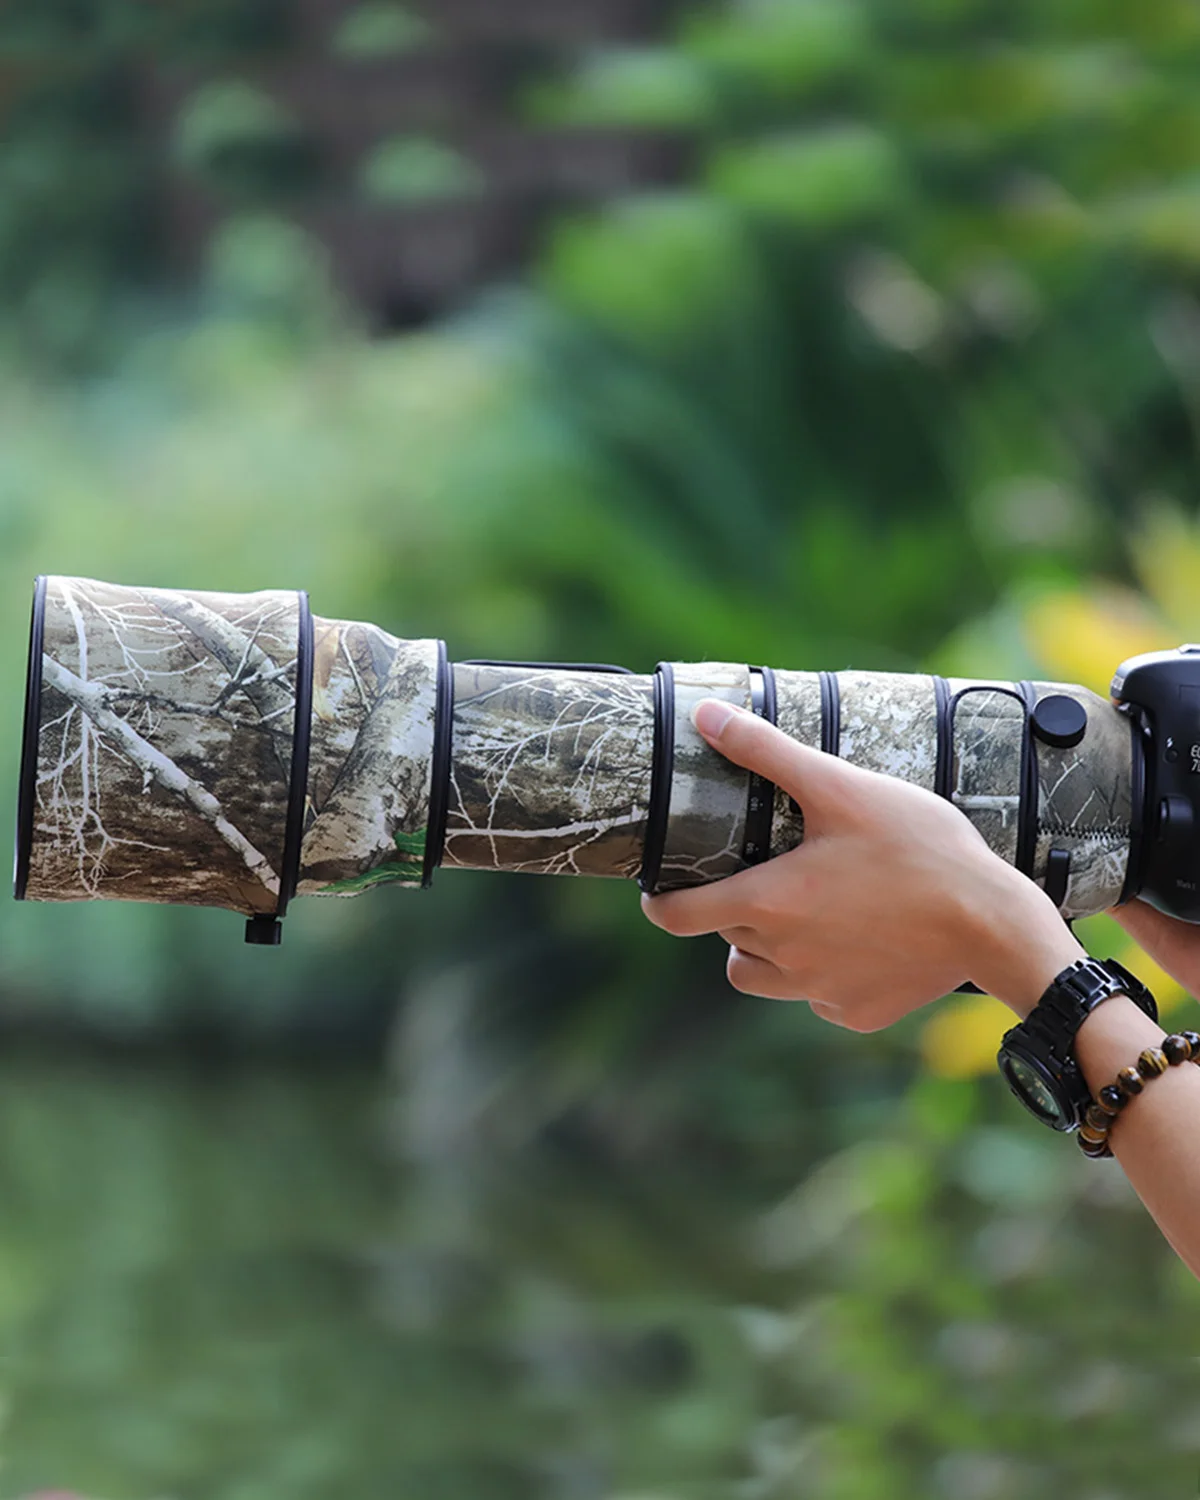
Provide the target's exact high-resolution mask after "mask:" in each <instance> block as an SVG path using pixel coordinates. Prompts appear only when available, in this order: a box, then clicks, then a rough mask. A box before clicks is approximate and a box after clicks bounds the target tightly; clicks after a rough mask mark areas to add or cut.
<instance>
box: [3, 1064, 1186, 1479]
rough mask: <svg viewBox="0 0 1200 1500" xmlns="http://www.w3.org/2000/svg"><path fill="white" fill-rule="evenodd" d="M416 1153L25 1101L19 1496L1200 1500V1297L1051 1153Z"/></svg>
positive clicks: (56, 1100) (274, 1128) (17, 1135)
mask: <svg viewBox="0 0 1200 1500" xmlns="http://www.w3.org/2000/svg"><path fill="white" fill-rule="evenodd" d="M926 1116H928V1110H925V1111H924V1115H922V1114H921V1112H920V1111H917V1112H916V1116H915V1117H920V1118H925V1117H926ZM397 1119H398V1116H397V1112H396V1109H395V1105H394V1100H393V1098H392V1096H391V1094H390V1092H389V1091H388V1090H387V1089H386V1088H385V1087H384V1086H383V1084H382V1082H381V1080H380V1079H379V1078H377V1077H375V1076H372V1075H366V1074H354V1073H347V1072H344V1071H343V1072H326V1073H321V1072H318V1071H315V1070H311V1069H309V1070H303V1071H293V1072H285V1071H266V1070H249V1071H247V1070H239V1071H236V1072H221V1073H217V1074H202V1073H196V1072H188V1071H186V1070H184V1069H181V1068H179V1069H176V1068H157V1069H146V1068H132V1067H128V1066H125V1065H121V1066H110V1065H103V1066H102V1065H98V1064H90V1065H87V1066H83V1065H79V1064H74V1065H68V1064H59V1065H55V1064H52V1063H50V1062H47V1061H45V1060H40V1061H39V1060H34V1059H29V1058H25V1059H22V1058H12V1059H9V1060H8V1061H7V1062H6V1063H5V1064H4V1065H3V1066H2V1067H0V1495H2V1496H3V1497H4V1500H11V1497H17V1496H25V1495H30V1494H35V1493H37V1492H38V1491H49V1490H58V1491H68V1492H75V1493H78V1494H80V1495H84V1496H87V1497H89V1500H91V1497H95V1500H318V1497H320V1500H332V1497H335V1496H337V1497H347V1500H349V1497H354V1500H357V1497H375V1496H379V1497H384V1496H387V1497H392V1500H407V1497H412V1500H440V1497H443V1496H444V1497H455V1500H459V1497H462V1500H510V1497H512V1500H518V1497H520V1500H542V1497H546V1500H551V1497H554V1500H558V1497H562V1500H709V1497H712V1500H716V1497H733V1500H775V1497H791V1496H806V1495H820V1496H822V1497H826V1496H828V1497H830V1500H873V1497H876V1496H877V1497H879V1500H884V1497H887V1500H904V1497H908V1496H912V1497H914V1500H915V1497H917V1496H920V1497H922V1500H929V1497H932V1500H937V1497H939V1496H946V1497H951V1496H953V1497H954V1500H992V1497H995V1500H1000V1497H1008V1496H1021V1497H1032V1500H1037V1497H1041V1496H1047V1497H1049V1496H1051V1495H1055V1496H1059V1495H1062V1494H1067V1493H1069V1494H1071V1495H1072V1497H1073V1500H1118V1497H1120V1500H1124V1497H1126V1496H1129V1497H1134V1496H1136V1497H1138V1500H1147V1497H1157V1496H1160V1495H1161V1496H1164V1497H1165V1496H1168V1495H1170V1496H1188V1495H1193V1494H1195V1493H1196V1492H1197V1474H1198V1472H1200V1459H1198V1456H1197V1455H1198V1454H1200V1381H1198V1380H1197V1376H1196V1371H1197V1365H1196V1363H1195V1361H1194V1360H1193V1358H1192V1355H1193V1353H1194V1352H1195V1351H1197V1350H1200V1337H1197V1324H1198V1323H1200V1295H1197V1288H1196V1286H1195V1283H1193V1282H1192V1281H1191V1280H1190V1278H1188V1277H1187V1276H1186V1274H1183V1273H1181V1272H1180V1270H1179V1269H1178V1268H1177V1266H1176V1263H1175V1261H1174V1258H1173V1257H1172V1256H1171V1254H1170V1252H1169V1251H1165V1250H1164V1248H1163V1246H1162V1242H1161V1241H1160V1239H1159V1237H1158V1235H1157V1231H1156V1230H1154V1228H1153V1226H1152V1225H1150V1224H1149V1222H1148V1220H1147V1219H1146V1217H1145V1215H1144V1213H1143V1212H1142V1210H1141V1209H1140V1206H1139V1205H1137V1204H1136V1201H1134V1202H1131V1201H1130V1197H1129V1195H1128V1193H1127V1192H1123V1191H1122V1186H1123V1179H1120V1178H1119V1177H1117V1178H1114V1177H1113V1176H1112V1175H1111V1174H1109V1175H1107V1176H1106V1177H1105V1178H1104V1179H1100V1178H1097V1177H1095V1176H1094V1175H1093V1176H1088V1175H1087V1174H1086V1173H1084V1172H1083V1171H1081V1168H1082V1167H1084V1166H1090V1165H1091V1164H1084V1163H1082V1161H1081V1160H1080V1161H1079V1162H1076V1161H1075V1160H1074V1159H1073V1156H1072V1155H1071V1154H1068V1153H1067V1152H1064V1151H1062V1150H1061V1149H1060V1148H1061V1146H1062V1144H1063V1143H1061V1142H1059V1141H1056V1140H1055V1141H1049V1142H1048V1143H1043V1142H1042V1141H1041V1138H1040V1136H1038V1135H1036V1134H1031V1133H1030V1132H1029V1131H1028V1130H1026V1129H1024V1127H1023V1124H1022V1126H1021V1127H1019V1128H1017V1129H1015V1130H1013V1131H1011V1132H1009V1131H1006V1130H1004V1129H1001V1128H997V1127H989V1126H987V1125H986V1124H983V1123H980V1122H978V1121H977V1122H976V1123H975V1125H974V1126H973V1127H972V1129H971V1130H970V1132H969V1133H968V1134H966V1135H956V1134H952V1133H951V1132H948V1131H947V1130H946V1129H945V1128H944V1127H938V1126H937V1125H936V1121H934V1122H933V1123H932V1125H931V1122H930V1118H925V1126H924V1127H922V1128H923V1129H924V1134H922V1128H918V1127H915V1126H914V1127H912V1128H911V1129H908V1130H907V1134H905V1135H903V1136H902V1138H897V1136H895V1135H892V1138H891V1139H870V1140H864V1141H861V1142H859V1143H858V1144H857V1145H851V1146H849V1147H848V1148H847V1150H845V1151H843V1152H842V1153H840V1154H839V1155H838V1156H836V1157H834V1158H832V1159H830V1160H828V1161H827V1162H825V1163H823V1164H821V1165H819V1166H817V1168H816V1169H815V1171H813V1172H811V1173H809V1174H808V1176H807V1178H806V1180H805V1181H804V1182H802V1183H801V1184H800V1185H799V1186H798V1187H797V1188H796V1189H795V1190H794V1191H793V1192H792V1193H791V1194H790V1195H784V1194H781V1191H780V1188H779V1186H778V1184H776V1185H775V1186H773V1187H771V1188H767V1187H759V1188H756V1187H754V1186H752V1185H750V1184H748V1183H747V1182H746V1181H745V1179H744V1174H739V1176H738V1178H737V1179H736V1180H734V1179H733V1178H732V1176H731V1175H729V1173H728V1171H727V1173H726V1175H724V1176H723V1175H722V1173H721V1172H719V1171H717V1170H716V1169H715V1168H714V1167H712V1166H711V1165H708V1164H706V1163H703V1162H690V1163H683V1164H677V1165H676V1166H675V1167H673V1168H672V1169H671V1170H667V1169H665V1168H662V1167H651V1166H646V1165H643V1164H641V1163H638V1164H636V1165H626V1166H625V1167H624V1168H623V1169H622V1170H621V1171H620V1172H616V1171H614V1170H612V1169H611V1168H610V1169H606V1170H600V1169H598V1168H596V1167H595V1166H585V1165H582V1164H580V1163H578V1162H573V1161H571V1160H570V1159H564V1158H562V1157H556V1158H550V1157H547V1156H540V1155H539V1156H533V1155H529V1154H526V1155H523V1156H520V1157H516V1158H513V1157H508V1158H499V1157H497V1158H495V1159H489V1158H488V1157H487V1155H486V1153H482V1154H481V1153H480V1151H479V1150H478V1149H476V1150H475V1151H474V1152H473V1153H472V1154H471V1156H470V1157H469V1158H461V1157H454V1156H453V1155H451V1156H448V1157H446V1158H445V1159H441V1160H438V1161H436V1162H433V1161H427V1162H426V1164H425V1165H423V1166H422V1167H420V1168H418V1167H416V1166H414V1165H412V1164H411V1163H410V1164H408V1165H406V1164H404V1163H403V1162H402V1160H401V1159H400V1155H401V1154H400V1151H399V1150H398V1149H397V1141H398V1140H399V1139H400V1130H399V1127H398V1124H397ZM1046 1134H1047V1135H1048V1133H1046ZM1047 1146H1049V1147H1053V1148H1054V1149H1053V1150H1049V1149H1047ZM1074 1155H1078V1153H1074ZM1098 1184H1100V1185H1099V1186H1098ZM1152 1451H1153V1452H1154V1454H1155V1457H1154V1459H1153V1461H1152V1462H1151V1463H1148V1462H1147V1459H1146V1455H1147V1454H1148V1453H1150V1452H1152Z"/></svg>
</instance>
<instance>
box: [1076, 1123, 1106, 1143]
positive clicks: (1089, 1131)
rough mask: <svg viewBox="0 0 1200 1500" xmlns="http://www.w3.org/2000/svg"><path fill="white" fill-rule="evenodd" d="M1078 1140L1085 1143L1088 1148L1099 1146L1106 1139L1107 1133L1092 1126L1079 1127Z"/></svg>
mask: <svg viewBox="0 0 1200 1500" xmlns="http://www.w3.org/2000/svg"><path fill="white" fill-rule="evenodd" d="M1079 1139H1080V1140H1081V1141H1087V1143H1088V1144H1089V1145H1090V1146H1099V1145H1100V1144H1101V1143H1102V1142H1104V1141H1106V1140H1107V1139H1108V1131H1107V1130H1097V1128H1096V1127H1095V1126H1094V1125H1081V1126H1080V1127H1079Z"/></svg>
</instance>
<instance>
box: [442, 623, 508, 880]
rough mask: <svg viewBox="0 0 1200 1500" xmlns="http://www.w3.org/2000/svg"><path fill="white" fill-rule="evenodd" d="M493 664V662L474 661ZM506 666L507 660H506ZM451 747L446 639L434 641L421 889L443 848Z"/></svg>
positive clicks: (450, 685) (451, 711)
mask: <svg viewBox="0 0 1200 1500" xmlns="http://www.w3.org/2000/svg"><path fill="white" fill-rule="evenodd" d="M477 665H480V666H483V665H488V666H491V665H494V663H490V662H489V663H482V662H480V663H477ZM506 665H507V663H506ZM453 748H454V670H453V668H452V667H451V665H450V658H449V655H448V654H447V651H446V643H445V641H439V642H438V643H437V696H436V700H435V706H434V710H433V752H432V756H431V765H430V771H429V777H430V780H429V817H428V821H427V822H426V825H425V863H424V867H423V869H422V871H421V889H422V890H426V891H427V890H428V889H429V887H430V886H431V885H432V884H433V872H434V871H435V870H436V869H437V868H438V866H439V865H440V864H441V862H442V855H443V854H444V853H445V851H446V819H447V817H448V816H449V812H450V757H451V753H452V751H453Z"/></svg>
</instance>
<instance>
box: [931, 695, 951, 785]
mask: <svg viewBox="0 0 1200 1500" xmlns="http://www.w3.org/2000/svg"><path fill="white" fill-rule="evenodd" d="M933 699H934V704H935V707H936V711H937V760H936V762H935V766H934V772H933V789H934V791H935V792H936V793H937V794H938V796H939V797H943V798H945V800H946V801H947V802H949V800H950V790H951V788H950V776H951V773H952V771H953V769H954V737H953V733H952V728H951V723H950V684H949V683H948V682H947V681H946V679H945V678H944V677H935V678H934V679H933Z"/></svg>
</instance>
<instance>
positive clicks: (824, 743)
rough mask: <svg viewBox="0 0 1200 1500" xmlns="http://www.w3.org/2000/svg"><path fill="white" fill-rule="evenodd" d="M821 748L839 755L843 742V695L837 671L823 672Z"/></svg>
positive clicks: (827, 752)
mask: <svg viewBox="0 0 1200 1500" xmlns="http://www.w3.org/2000/svg"><path fill="white" fill-rule="evenodd" d="M820 675H821V749H822V750H824V751H825V753H826V754H827V755H837V754H838V753H839V750H840V748H841V743H842V695H841V691H840V689H839V688H838V680H837V673H836V672H822V673H821V674H820Z"/></svg>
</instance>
